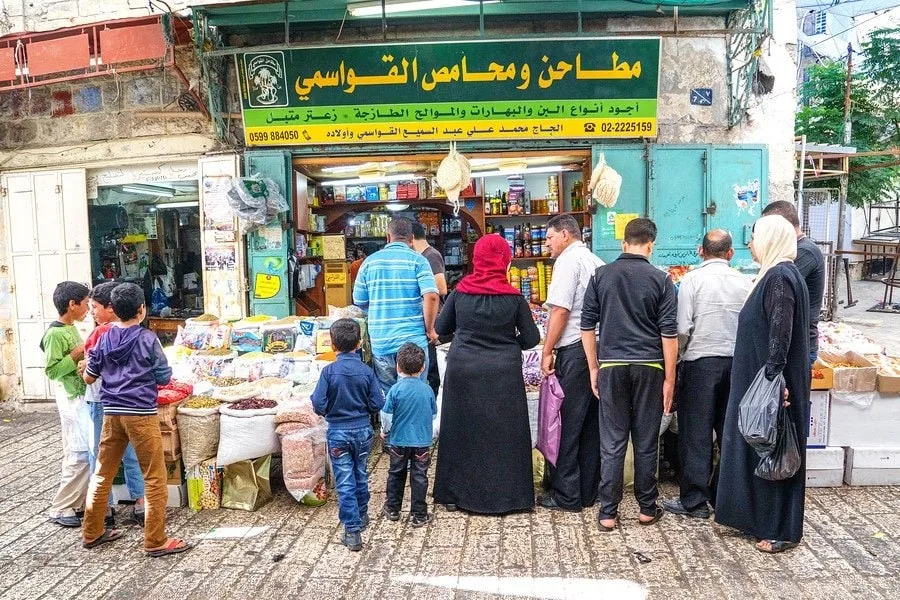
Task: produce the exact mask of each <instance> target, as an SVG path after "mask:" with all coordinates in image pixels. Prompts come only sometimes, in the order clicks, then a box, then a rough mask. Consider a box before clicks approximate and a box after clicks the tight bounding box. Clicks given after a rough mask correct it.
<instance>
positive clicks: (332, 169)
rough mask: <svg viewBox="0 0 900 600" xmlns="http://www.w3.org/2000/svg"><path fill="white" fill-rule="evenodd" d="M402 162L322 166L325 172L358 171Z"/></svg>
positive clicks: (391, 165) (381, 167) (382, 167)
mask: <svg viewBox="0 0 900 600" xmlns="http://www.w3.org/2000/svg"><path fill="white" fill-rule="evenodd" d="M398 164H400V163H398V162H396V161H394V162H368V163H365V164H362V165H342V166H340V167H322V172H323V173H356V172H357V171H365V170H366V169H369V168H379V169H385V168H387V167H393V166H395V165H398Z"/></svg>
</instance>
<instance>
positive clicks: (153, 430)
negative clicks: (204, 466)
mask: <svg viewBox="0 0 900 600" xmlns="http://www.w3.org/2000/svg"><path fill="white" fill-rule="evenodd" d="M111 301H112V308H113V311H114V312H115V313H116V316H117V317H119V321H120V322H119V323H117V324H116V326H115V327H113V328H112V329H110V330H109V331H108V332H107V333H106V334H105V335H104V336H103V337H102V338H101V339H100V343H99V344H97V346H96V347H95V348H94V350H93V352H91V356H90V360H89V362H88V365H87V370H86V371H85V373H84V380H85V382H87V383H88V384H89V385H90V384H92V383H94V382H95V381H96V380H97V379H100V378H101V377H102V378H103V379H102V383H101V385H100V401H101V402H103V431H102V433H101V436H100V450H99V452H98V454H97V467H96V470H95V471H94V474H93V476H92V477H91V484H90V487H89V488H88V501H87V507H86V509H85V514H84V526H83V528H82V545H83V546H84V547H85V548H95V547H97V546H99V545H100V544H105V543H106V542H111V541H113V540H117V539H119V538H120V537H122V535H123V532H122V531H120V530H117V529H105V528H104V524H103V520H104V517H105V516H106V504H107V500H108V498H109V492H110V488H111V487H112V481H113V478H114V477H115V476H116V471H118V469H119V464H120V463H121V462H122V456H123V454H124V453H125V447H126V446H127V445H128V443H129V442H131V445H132V446H133V447H134V450H135V452H136V453H137V458H138V462H139V463H140V465H141V471H142V472H143V475H144V484H145V487H146V491H145V496H144V497H145V505H146V508H145V517H144V524H145V526H144V551H145V552H146V553H147V554H148V555H150V556H152V557H160V556H166V555H168V554H177V553H179V552H184V551H185V550H188V549H189V548H190V546H189V545H188V544H187V543H185V542H184V541H183V540H178V539H169V538H167V537H166V500H167V496H168V492H167V489H166V463H165V458H164V457H163V448H162V434H161V433H160V429H159V419H158V417H157V416H156V402H157V391H156V390H157V388H156V386H157V384H160V385H162V384H166V383H168V382H169V379H171V377H172V369H171V368H170V367H169V364H168V362H167V361H166V357H165V355H164V354H163V351H162V346H160V344H159V340H158V339H157V338H156V335H155V334H154V333H153V332H152V331H150V330H148V329H143V328H142V327H141V325H140V323H141V321H143V320H144V317H145V316H146V314H147V310H146V307H145V306H144V291H143V290H142V289H141V288H140V287H138V286H137V285H135V284H133V283H123V284H122V285H120V286H118V287H116V288H115V289H114V290H113V291H112V294H111Z"/></svg>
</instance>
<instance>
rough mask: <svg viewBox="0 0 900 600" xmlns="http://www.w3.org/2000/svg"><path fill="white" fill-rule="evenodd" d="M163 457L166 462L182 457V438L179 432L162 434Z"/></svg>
mask: <svg viewBox="0 0 900 600" xmlns="http://www.w3.org/2000/svg"><path fill="white" fill-rule="evenodd" d="M162 447H163V456H164V457H165V459H166V460H177V459H178V457H180V456H181V438H180V437H178V432H177V431H163V432H162Z"/></svg>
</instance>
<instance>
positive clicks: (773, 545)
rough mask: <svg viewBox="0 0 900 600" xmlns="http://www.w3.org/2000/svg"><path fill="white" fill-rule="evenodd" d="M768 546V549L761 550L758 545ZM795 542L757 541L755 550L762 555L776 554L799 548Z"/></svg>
mask: <svg viewBox="0 0 900 600" xmlns="http://www.w3.org/2000/svg"><path fill="white" fill-rule="evenodd" d="M764 543H765V544H769V549H768V550H766V549H765V548H761V547H760V544H764ZM799 545H800V544H798V543H797V542H781V541H779V540H759V542H757V544H756V549H757V550H759V551H760V552H763V553H764V554H778V553H779V552H784V551H785V550H790V549H791V548H796V547H797V546H799Z"/></svg>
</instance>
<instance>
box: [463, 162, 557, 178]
mask: <svg viewBox="0 0 900 600" xmlns="http://www.w3.org/2000/svg"><path fill="white" fill-rule="evenodd" d="M574 170H575V168H574V167H563V166H560V165H555V166H552V167H526V168H524V169H517V170H513V171H510V170H499V169H498V170H496V171H472V177H495V176H497V175H518V174H525V173H554V172H559V171H574Z"/></svg>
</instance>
